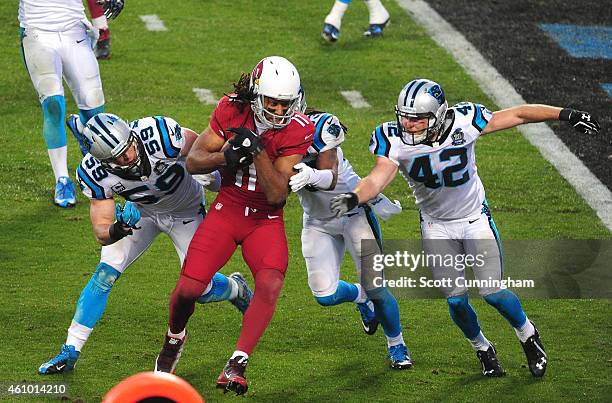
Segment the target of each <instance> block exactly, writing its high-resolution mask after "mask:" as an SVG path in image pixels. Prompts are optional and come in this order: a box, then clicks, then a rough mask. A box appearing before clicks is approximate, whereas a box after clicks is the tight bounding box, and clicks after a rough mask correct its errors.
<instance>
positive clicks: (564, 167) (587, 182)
mask: <svg viewBox="0 0 612 403" xmlns="http://www.w3.org/2000/svg"><path fill="white" fill-rule="evenodd" d="M396 1H397V3H398V4H399V6H400V7H401V8H403V9H404V11H406V12H407V13H408V14H409V15H410V16H411V17H412V18H413V19H414V20H415V21H416V22H417V23H419V24H420V25H422V26H423V27H425V29H426V30H427V32H428V33H429V35H430V36H431V37H432V38H433V39H434V41H436V42H437V43H438V45H440V46H442V47H443V48H444V49H446V50H447V51H448V52H449V53H450V54H451V55H452V56H453V57H454V58H455V60H457V62H458V63H459V64H460V65H462V66H463V68H464V69H465V70H466V72H467V73H468V74H469V75H470V76H472V78H473V79H474V80H475V81H476V82H477V83H478V84H479V86H480V88H481V89H482V91H483V92H484V93H485V94H487V95H488V96H489V97H490V98H491V99H492V100H493V101H494V102H495V103H496V104H497V106H499V107H500V108H502V109H503V108H508V107H510V106H514V105H519V104H523V103H525V100H524V99H523V97H522V96H521V95H520V94H519V93H518V92H516V90H515V89H514V87H512V85H511V84H510V83H509V82H508V80H506V79H505V78H504V77H502V76H501V74H499V72H498V71H497V70H496V69H495V68H494V67H493V66H492V65H491V64H490V63H489V62H488V61H487V60H486V59H485V58H484V57H483V56H482V55H481V54H480V52H478V50H476V48H475V47H474V46H472V44H471V43H470V42H468V41H467V39H465V37H464V36H463V35H462V34H461V33H459V32H458V31H457V30H455V28H453V27H452V26H451V25H450V24H449V23H448V22H446V21H445V20H444V19H443V18H442V17H441V16H440V15H439V14H438V13H437V12H436V11H435V10H434V9H433V8H431V7H430V6H429V5H428V4H427V3H425V2H424V1H421V0H396ZM518 129H519V130H520V131H521V133H523V135H524V136H525V138H527V140H529V142H530V143H531V144H533V145H534V146H535V147H536V148H537V149H538V150H539V151H540V153H541V154H542V156H543V157H544V158H545V159H546V160H548V161H549V162H550V163H551V164H552V165H553V166H554V167H555V168H556V169H557V170H558V171H559V173H560V174H561V176H563V177H564V178H565V179H566V180H567V181H568V182H569V183H570V184H571V185H572V186H573V187H574V188H575V189H576V191H577V192H578V193H579V194H580V196H582V198H584V200H585V201H586V202H587V203H588V204H589V206H591V208H592V209H593V210H595V212H596V213H597V215H598V216H599V218H600V219H601V221H602V222H603V224H604V225H605V226H606V227H607V228H608V229H609V230H611V231H612V192H610V190H609V189H608V188H607V187H606V186H604V185H603V184H602V183H601V182H600V181H599V179H597V177H596V176H595V175H593V174H592V173H591V171H589V169H588V168H587V167H586V166H585V165H584V164H583V163H582V161H580V159H578V158H577V157H576V156H575V155H574V154H573V153H572V152H571V151H570V150H569V149H568V148H567V146H566V145H565V144H564V143H563V142H562V141H561V140H560V139H559V138H558V137H557V136H556V135H555V133H554V132H553V131H552V130H551V129H550V127H548V126H547V125H546V124H544V123H537V124H529V125H522V126H519V127H518ZM576 135H579V134H576Z"/></svg>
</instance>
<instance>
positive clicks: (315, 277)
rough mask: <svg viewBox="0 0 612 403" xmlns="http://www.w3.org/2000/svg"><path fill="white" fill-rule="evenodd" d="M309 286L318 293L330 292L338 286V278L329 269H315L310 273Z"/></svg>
mask: <svg viewBox="0 0 612 403" xmlns="http://www.w3.org/2000/svg"><path fill="white" fill-rule="evenodd" d="M308 286H309V287H310V291H312V292H313V293H316V294H329V293H331V292H335V290H336V289H337V288H338V280H337V279H334V276H332V274H331V273H330V272H329V271H328V270H314V271H312V272H310V273H308Z"/></svg>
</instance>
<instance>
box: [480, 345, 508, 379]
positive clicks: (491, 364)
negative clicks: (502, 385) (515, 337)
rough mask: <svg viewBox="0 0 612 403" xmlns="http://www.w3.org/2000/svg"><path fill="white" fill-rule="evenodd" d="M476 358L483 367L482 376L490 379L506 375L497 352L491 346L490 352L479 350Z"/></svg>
mask: <svg viewBox="0 0 612 403" xmlns="http://www.w3.org/2000/svg"><path fill="white" fill-rule="evenodd" d="M476 356H477V357H478V359H479V360H480V364H481V365H482V374H483V375H484V376H489V377H499V376H504V375H506V371H504V369H503V368H502V366H501V365H500V364H499V361H498V360H497V352H496V351H495V347H493V345H492V344H491V346H490V347H489V349H488V350H486V351H483V350H478V351H477V352H476Z"/></svg>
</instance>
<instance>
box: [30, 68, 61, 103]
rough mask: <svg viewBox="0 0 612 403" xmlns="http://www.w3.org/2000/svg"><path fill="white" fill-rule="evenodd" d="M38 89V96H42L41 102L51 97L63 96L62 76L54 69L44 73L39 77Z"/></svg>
mask: <svg viewBox="0 0 612 403" xmlns="http://www.w3.org/2000/svg"><path fill="white" fill-rule="evenodd" d="M36 91H38V96H39V97H40V100H41V102H45V100H46V99H47V98H49V97H54V96H61V97H63V96H64V87H63V85H62V78H61V77H57V76H56V75H55V72H54V71H51V72H49V73H43V74H41V75H40V77H39V79H38V84H37V85H36Z"/></svg>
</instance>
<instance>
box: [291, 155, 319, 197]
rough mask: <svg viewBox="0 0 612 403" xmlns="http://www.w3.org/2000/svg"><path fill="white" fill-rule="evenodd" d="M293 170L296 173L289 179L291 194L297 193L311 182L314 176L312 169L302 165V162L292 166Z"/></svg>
mask: <svg viewBox="0 0 612 403" xmlns="http://www.w3.org/2000/svg"><path fill="white" fill-rule="evenodd" d="M293 169H295V170H297V171H298V173H296V174H295V175H293V176H292V177H291V178H290V179H289V186H291V191H292V192H297V191H299V190H300V189H302V188H303V187H304V186H306V185H308V184H310V183H311V182H312V180H313V176H314V169H312V168H311V167H309V166H308V165H306V164H304V163H303V162H300V163H299V164H296V165H294V166H293Z"/></svg>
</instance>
